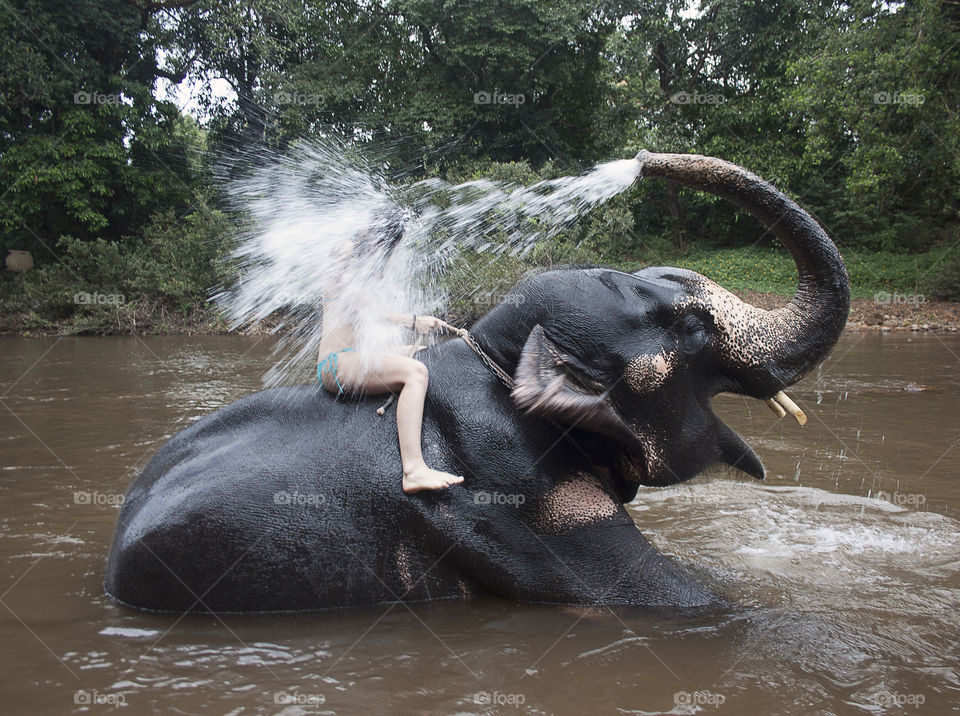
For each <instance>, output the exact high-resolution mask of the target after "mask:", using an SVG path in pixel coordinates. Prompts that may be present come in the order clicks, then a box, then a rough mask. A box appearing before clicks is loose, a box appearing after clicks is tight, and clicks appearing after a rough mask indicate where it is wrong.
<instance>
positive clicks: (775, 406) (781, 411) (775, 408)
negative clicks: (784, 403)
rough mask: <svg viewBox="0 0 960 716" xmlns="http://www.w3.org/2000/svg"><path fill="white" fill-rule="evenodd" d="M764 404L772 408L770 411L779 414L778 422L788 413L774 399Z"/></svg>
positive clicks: (765, 401)
mask: <svg viewBox="0 0 960 716" xmlns="http://www.w3.org/2000/svg"><path fill="white" fill-rule="evenodd" d="M763 402H764V403H766V404H767V407H768V408H770V410H772V411H773V412H774V413H776V414H777V419H778V420H779V419H780V418H782V417H783V416H784V415H786V414H787V411H786V410H784V409H783V408H781V407H780V403H778V402H777V401H776V400H774V399H773V398H767V399H766V400H764V401H763Z"/></svg>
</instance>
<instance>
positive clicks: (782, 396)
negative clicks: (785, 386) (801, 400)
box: [773, 390, 807, 425]
mask: <svg viewBox="0 0 960 716" xmlns="http://www.w3.org/2000/svg"><path fill="white" fill-rule="evenodd" d="M773 399H774V400H775V401H776V402H777V403H779V404H780V406H781V407H782V408H783V410H785V411H786V412H788V413H790V415H792V416H793V417H794V418H796V420H797V422H798V423H800V425H806V424H807V416H806V415H805V414H804V412H803V411H802V410H800V406H798V405H797V404H796V403H794V402H793V401H792V400H790V397H789V396H788V395H787V394H786V393H784V392H783V391H782V390H781V391H780V392H779V393H777V394H776V395H775V396H773Z"/></svg>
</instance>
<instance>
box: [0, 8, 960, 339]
mask: <svg viewBox="0 0 960 716" xmlns="http://www.w3.org/2000/svg"><path fill="white" fill-rule="evenodd" d="M0 32H2V37H3V40H2V42H0V248H2V249H3V254H4V255H6V253H7V250H8V249H21V250H29V251H30V252H31V253H32V255H33V257H34V259H35V261H36V263H37V266H38V269H37V270H36V271H34V272H30V273H27V274H11V273H5V274H4V280H3V282H2V292H3V293H2V296H0V297H2V298H3V300H4V302H5V306H6V308H7V310H8V311H18V312H21V313H27V314H30V315H32V316H34V318H36V320H37V321H39V322H41V323H42V321H43V320H48V319H52V318H55V317H56V316H58V315H60V316H62V315H69V314H71V313H74V312H78V313H79V314H81V316H86V318H85V319H84V320H87V319H89V320H90V321H93V323H92V324H91V325H93V324H96V321H95V320H94V319H93V318H91V316H92V315H93V313H94V312H95V311H101V310H103V309H102V306H87V305H83V304H78V303H77V302H75V301H74V302H72V303H71V302H68V301H67V300H66V298H65V297H66V296H68V295H71V294H75V293H76V292H77V291H81V290H84V289H83V287H86V289H88V290H93V288H96V289H97V290H100V291H108V290H114V291H117V292H120V293H123V294H124V296H125V298H126V299H127V307H126V310H127V311H128V312H130V311H133V309H132V308H131V306H137V305H139V306H143V305H151V306H158V305H159V306H162V307H163V309H164V310H166V311H170V312H174V313H176V312H179V313H181V314H182V313H183V312H188V311H190V310H193V309H194V308H195V307H196V306H198V305H201V304H202V302H203V298H204V295H205V291H206V289H207V287H209V286H210V285H212V284H213V283H215V282H216V281H217V280H218V278H220V277H218V276H217V274H216V271H217V270H218V269H217V265H218V264H217V261H218V258H219V257H220V256H221V255H222V253H223V248H224V247H223V242H224V237H225V236H227V235H228V233H229V232H228V231H227V228H226V223H227V217H225V215H224V214H223V213H222V212H221V211H219V210H218V208H222V207H218V198H217V195H216V187H215V184H214V182H213V180H212V178H211V171H210V166H209V165H210V159H209V158H210V157H213V156H217V155H218V153H219V152H220V151H221V150H223V149H224V148H231V147H235V146H237V145H238V144H240V145H248V144H249V143H260V142H263V143H268V144H272V145H279V146H282V145H283V144H284V143H286V142H289V141H291V140H292V139H295V138H297V137H302V136H311V135H315V134H317V133H323V132H331V131H334V132H337V133H339V134H342V135H348V136H352V137H355V138H356V139H357V141H361V142H367V143H369V145H370V151H371V152H372V153H374V154H375V155H376V154H380V155H382V156H384V157H387V158H389V160H390V162H391V163H392V165H393V166H394V167H395V168H402V169H403V171H404V175H405V176H407V177H411V178H416V177H418V176H423V175H442V176H447V177H451V178H458V177H469V176H477V175H480V174H486V175H489V174H491V173H497V172H500V173H501V174H504V173H505V174H507V175H515V177H516V178H519V179H521V180H527V181H532V180H535V179H536V178H538V177H541V176H556V175H558V174H561V173H567V172H571V171H577V170H579V169H582V168H583V167H585V166H587V165H589V164H592V163H594V162H597V161H601V160H605V159H610V158H618V157H627V156H632V154H633V153H635V152H636V151H637V150H638V149H639V148H641V147H646V148H649V149H652V150H658V151H684V152H686V151H697V152H702V153H706V154H711V155H714V156H719V157H723V158H726V159H729V160H731V161H734V162H737V163H739V164H742V165H744V166H746V167H748V168H750V169H752V170H754V171H755V172H757V173H758V174H760V175H762V176H764V177H766V178H768V179H769V180H771V181H772V182H774V183H775V184H776V185H777V186H779V187H781V188H783V189H785V190H787V191H788V192H790V193H791V194H792V195H794V196H795V197H796V198H797V199H798V200H799V201H800V202H801V203H802V204H803V205H804V206H805V207H807V208H808V209H809V210H811V211H812V212H813V213H814V214H815V215H816V217H817V218H818V220H820V221H821V222H822V223H823V224H824V225H825V226H826V227H827V228H828V229H829V231H830V232H831V234H832V235H833V236H834V237H835V238H836V239H837V241H838V243H839V244H840V245H841V247H842V248H844V249H845V250H849V251H853V252H856V253H857V255H864V256H865V255H867V254H869V252H871V251H872V252H877V251H882V252H885V253H884V255H888V256H889V258H888V259H887V260H888V262H891V263H896V262H900V261H901V260H900V259H898V258H896V256H897V255H901V254H911V253H912V254H920V253H923V254H926V255H936V256H937V257H938V259H937V260H936V261H913V260H912V259H910V260H907V259H905V261H908V262H910V261H912V262H913V264H916V265H920V263H923V264H924V265H927V266H928V267H929V269H928V270H925V271H924V272H918V275H917V276H916V277H914V280H915V282H921V283H922V287H926V290H927V291H928V292H931V293H937V294H939V295H943V296H947V297H952V298H960V295H958V294H960V287H958V285H957V278H956V277H957V275H960V261H958V259H957V256H958V255H960V251H957V250H956V249H957V248H958V246H957V243H958V241H960V234H958V226H960V222H958V210H960V101H958V100H960V88H958V83H960V5H958V4H957V3H956V2H951V1H949V0H910V1H907V2H893V3H891V2H873V1H869V0H854V1H853V2H849V3H836V2H830V1H828V0H784V1H783V2H777V3H764V2H761V0H744V1H737V2H734V1H733V0H704V1H703V2H700V3H690V2H687V0H644V1H643V2H630V1H628V0H600V1H599V2H597V1H596V0H595V1H594V2H590V3H587V2H580V1H578V0H556V1H554V2H549V3H545V2H541V1H540V0H497V2H491V1H490V0H472V1H471V2H469V3H462V2H454V1H453V0H429V1H428V0H366V1H364V2H357V1H355V0H332V1H330V2H309V3H308V2H297V1H295V0H244V1H243V2H240V1H239V0H5V1H4V2H3V3H0ZM213 80H223V81H225V82H226V83H227V84H228V85H229V87H230V88H231V91H232V92H231V93H232V96H231V97H229V98H226V99H224V98H221V97H219V96H217V95H215V94H214V93H213V92H212V91H211V89H210V87H211V84H210V83H211V81H213ZM171 85H181V86H184V87H192V88H193V89H194V90H195V91H197V92H199V95H200V99H199V112H198V111H195V112H194V114H197V115H198V116H199V117H200V120H199V121H198V120H197V119H195V118H194V117H192V116H190V115H188V114H186V113H184V112H182V111H181V109H180V108H178V107H177V105H176V104H174V103H173V102H172V101H170V100H169V99H166V96H167V94H166V92H165V88H166V87H168V86H171ZM762 235H763V232H761V231H759V230H758V227H757V225H756V223H755V222H754V221H753V220H752V219H751V218H749V217H748V216H746V215H745V214H744V213H743V212H742V211H739V210H737V209H736V208H735V207H732V206H731V205H729V204H727V203H725V202H721V201H716V200H713V199H712V198H710V197H708V196H704V195H698V194H695V193H693V192H687V191H684V190H680V189H679V188H678V187H676V186H671V185H669V184H662V183H650V184H649V185H647V184H642V183H641V184H640V185H638V186H637V187H636V188H635V189H633V190H631V191H630V192H629V193H628V194H626V195H624V196H621V197H618V198H617V199H616V200H615V201H614V202H611V203H610V204H608V205H607V206H605V207H603V208H601V209H599V210H597V211H596V212H594V214H593V215H591V216H590V217H588V218H587V219H586V220H585V221H583V222H581V224H580V225H579V226H576V227H572V228H571V229H570V230H569V231H568V232H566V233H564V234H563V235H561V236H560V237H559V238H558V239H557V241H556V242H555V243H553V244H551V245H549V246H545V247H541V249H540V250H538V253H537V255H538V256H539V257H540V258H541V259H542V260H544V261H553V260H567V259H575V260H603V261H611V262H622V261H630V260H639V261H644V260H649V261H668V260H669V261H672V262H677V261H680V260H682V259H683V257H684V256H685V255H687V254H688V253H689V252H691V251H692V252H693V255H696V254H697V252H698V251H699V252H702V251H707V252H709V251H711V250H713V249H716V248H717V247H749V246H752V245H754V244H755V243H756V242H757V241H758V239H759V238H760V237H761V236H762ZM768 244H769V237H765V238H763V239H761V240H760V248H761V249H762V248H764V247H765V246H767V245H768ZM187 252H189V254H190V255H189V256H186V255H185V253H187ZM865 265H868V266H880V264H878V263H877V262H873V261H867V262H866V264H865ZM871 270H874V271H875V273H876V274H877V275H876V276H874V279H875V280H872V281H870V282H869V283H871V285H872V284H882V283H885V284H886V285H893V283H895V282H891V281H888V280H887V279H886V278H885V277H886V276H887V275H888V274H889V272H885V271H884V270H882V269H880V268H877V269H871ZM108 284H109V285H108ZM138 302H139V303H138ZM114 310H119V309H114ZM134 313H135V311H134ZM131 315H133V314H131ZM43 316H45V317H46V318H42V317H43ZM128 318H130V317H129V316H128ZM130 320H133V319H132V318H130ZM129 322H130V321H129V320H128V321H127V323H126V324H123V322H122V321H121V322H120V323H121V324H122V325H127V326H129ZM80 323H81V324H83V321H81V322H80ZM83 325H86V324H83Z"/></svg>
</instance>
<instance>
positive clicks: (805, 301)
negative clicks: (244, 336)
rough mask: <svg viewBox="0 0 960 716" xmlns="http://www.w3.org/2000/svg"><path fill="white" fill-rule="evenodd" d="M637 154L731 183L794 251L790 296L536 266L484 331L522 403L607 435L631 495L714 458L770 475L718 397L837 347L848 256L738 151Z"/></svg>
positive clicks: (653, 273) (663, 277)
mask: <svg viewBox="0 0 960 716" xmlns="http://www.w3.org/2000/svg"><path fill="white" fill-rule="evenodd" d="M637 161H639V162H641V163H642V175H643V176H644V177H647V178H653V177H658V178H663V179H668V180H671V181H676V182H679V183H681V184H685V185H687V186H690V187H693V188H696V189H701V190H704V191H707V192H710V193H712V194H715V195H717V196H720V197H723V198H725V199H728V200H730V201H733V202H734V203H736V204H738V205H740V206H742V207H743V208H745V209H747V210H748V211H749V212H750V213H751V214H753V215H754V216H755V217H757V218H758V219H759V220H760V221H762V222H763V223H764V224H765V225H766V226H768V227H769V229H770V230H771V231H772V232H773V233H774V234H776V235H777V236H778V237H779V238H780V240H781V241H782V242H783V243H784V244H785V245H786V247H787V249H788V250H789V251H790V253H791V254H792V255H793V258H794V260H795V262H796V265H797V269H798V272H799V287H798V289H797V292H796V295H795V296H794V297H793V299H792V300H791V301H790V302H789V303H788V304H787V305H786V306H784V307H783V308H780V309H777V310H773V311H764V310H761V309H759V308H756V307H754V306H752V305H750V304H747V303H745V302H743V301H741V300H740V299H739V298H737V297H736V296H735V295H733V294H732V293H730V292H729V291H727V290H725V289H723V288H722V287H720V286H719V285H717V284H716V283H714V282H713V281H711V280H709V279H707V278H706V277H704V276H702V275H700V274H698V273H695V272H692V271H687V270H682V269H676V268H663V267H656V268H653V267H651V268H646V269H643V270H641V271H638V272H636V273H635V274H628V273H623V272H620V271H615V270H610V269H604V268H587V269H583V268H580V269H565V270H555V271H547V272H544V273H539V274H535V275H533V276H529V277H527V278H526V279H525V280H524V281H522V282H521V283H520V284H519V285H518V286H517V288H516V289H515V294H516V295H515V296H513V297H508V300H507V301H505V302H504V303H503V304H501V305H500V306H498V307H497V308H496V309H494V310H493V311H491V312H490V313H489V314H487V316H486V317H485V318H484V319H482V320H481V321H480V322H479V323H478V324H477V326H476V327H475V329H474V332H475V334H477V336H478V337H479V338H480V339H481V340H486V341H487V342H488V343H489V345H490V348H491V352H492V353H493V354H494V355H495V356H496V357H497V359H499V360H501V361H503V363H502V364H503V365H505V366H509V367H511V368H513V372H514V377H515V381H516V385H515V388H514V390H513V392H512V398H513V401H514V403H515V405H516V406H517V407H518V408H520V409H521V410H522V411H525V412H526V413H527V414H529V415H532V416H539V417H541V418H546V419H548V420H551V421H553V422H554V423H556V424H558V425H559V426H561V427H562V429H563V430H564V431H565V432H568V433H570V432H571V431H573V432H572V434H573V436H574V437H575V438H576V436H577V435H584V433H586V434H587V436H588V438H589V434H590V433H592V434H595V435H598V436H600V437H599V439H598V440H594V439H592V438H590V442H591V444H593V445H594V446H595V445H597V444H600V445H603V446H605V447H604V448H603V449H601V451H600V453H601V454H604V455H606V456H607V458H606V460H607V462H608V464H609V470H610V474H611V476H612V478H613V479H614V481H615V482H616V483H617V484H618V486H619V492H620V494H621V495H622V496H623V497H624V499H625V500H629V499H632V497H633V496H634V495H635V494H636V490H637V488H638V487H639V486H640V485H670V484H675V483H678V482H682V481H684V480H688V479H690V478H692V477H694V476H696V475H697V474H698V473H699V472H701V471H702V470H704V469H706V468H707V467H709V466H711V465H713V464H717V463H725V464H727V465H731V466H734V467H736V468H738V469H740V470H743V471H744V472H746V473H748V474H750V475H753V476H754V477H756V478H759V479H762V478H763V476H764V468H763V465H762V464H761V462H760V459H759V458H758V457H757V455H756V453H754V451H753V450H752V449H751V448H750V447H749V446H748V445H747V444H746V442H744V440H743V439H742V438H741V437H740V436H739V435H737V434H736V433H735V432H734V431H733V430H731V429H730V428H728V427H727V426H726V425H724V424H723V423H722V422H721V421H720V420H719V418H718V417H717V416H716V414H715V413H714V412H713V410H712V408H711V400H712V398H713V397H714V396H715V395H717V394H718V393H721V392H732V393H740V394H743V395H747V396H752V397H754V398H759V399H768V398H772V397H773V396H775V395H776V394H778V392H779V391H782V390H783V389H784V388H786V387H787V386H790V385H792V384H794V383H796V382H797V381H798V380H800V379H801V378H802V377H803V376H804V375H805V374H806V373H807V372H809V371H810V370H811V369H812V368H813V367H814V366H816V365H817V364H818V363H819V362H820V361H822V360H823V359H824V358H825V357H826V356H827V354H828V352H829V351H830V350H831V348H832V347H833V346H834V344H835V343H836V342H837V340H838V338H839V336H840V333H841V331H842V330H843V327H844V324H845V323H846V318H847V313H848V311H849V303H850V297H849V287H848V279H847V273H846V269H845V268H844V265H843V261H842V260H841V258H840V254H839V253H838V251H837V249H836V247H835V246H834V244H833V242H832V241H831V240H830V238H829V236H827V234H826V232H825V231H824V230H823V229H822V228H821V227H820V226H819V224H817V222H816V221H814V220H813V218H811V217H810V216H809V215H808V214H807V213H805V212H804V211H803V210H802V209H801V208H800V207H799V206H797V204H796V203H794V202H793V201H792V200H790V199H789V198H787V197H786V196H785V195H783V194H782V193H781V192H779V191H777V190H776V189H775V188H774V187H773V186H771V185H770V184H769V183H767V182H765V181H764V180H762V179H761V178H760V177H758V176H756V175H754V174H751V173H750V172H747V171H746V170H744V169H742V168H740V167H738V166H736V165H734V164H731V163H729V162H725V161H721V160H718V159H713V158H710V157H703V156H697V155H680V154H651V153H648V152H641V153H640V154H639V155H637ZM521 299H522V300H521ZM593 449H594V450H596V448H595V447H594V448H593Z"/></svg>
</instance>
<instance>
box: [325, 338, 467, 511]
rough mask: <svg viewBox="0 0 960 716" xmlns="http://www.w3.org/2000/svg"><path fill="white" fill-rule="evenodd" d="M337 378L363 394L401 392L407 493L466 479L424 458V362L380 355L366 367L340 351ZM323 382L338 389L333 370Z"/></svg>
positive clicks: (399, 427) (399, 416)
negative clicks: (433, 465) (421, 441)
mask: <svg viewBox="0 0 960 716" xmlns="http://www.w3.org/2000/svg"><path fill="white" fill-rule="evenodd" d="M336 378H337V379H339V381H340V385H342V386H343V388H344V390H345V391H346V392H352V393H361V394H364V395H376V394H378V393H385V392H388V391H392V392H396V391H399V392H400V395H399V397H398V398H397V434H398V437H399V440H400V459H401V461H402V463H403V491H404V492H406V493H408V494H412V493H415V492H419V491H421V490H439V489H443V488H445V487H451V486H452V485H459V484H460V483H462V482H463V477H462V476H459V475H452V474H450V473H449V472H442V471H440V470H434V469H433V468H430V467H428V466H427V464H426V462H424V460H423V452H422V450H421V447H420V440H421V426H422V424H423V401H424V399H425V398H426V396H427V385H428V384H429V374H428V373H427V367H426V366H425V365H424V364H423V363H421V362H420V361H418V360H415V359H413V358H408V357H406V356H400V355H394V354H385V355H381V356H380V357H379V358H378V360H377V362H376V365H375V366H373V367H372V368H369V369H367V370H365V369H364V365H363V359H362V358H361V357H360V356H358V355H357V354H355V353H341V354H339V355H338V365H337V376H336ZM322 381H323V385H324V387H325V388H326V389H327V390H329V391H330V392H332V393H337V392H339V388H338V387H337V384H336V379H334V376H333V375H331V374H330V373H324V374H323V376H322Z"/></svg>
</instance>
